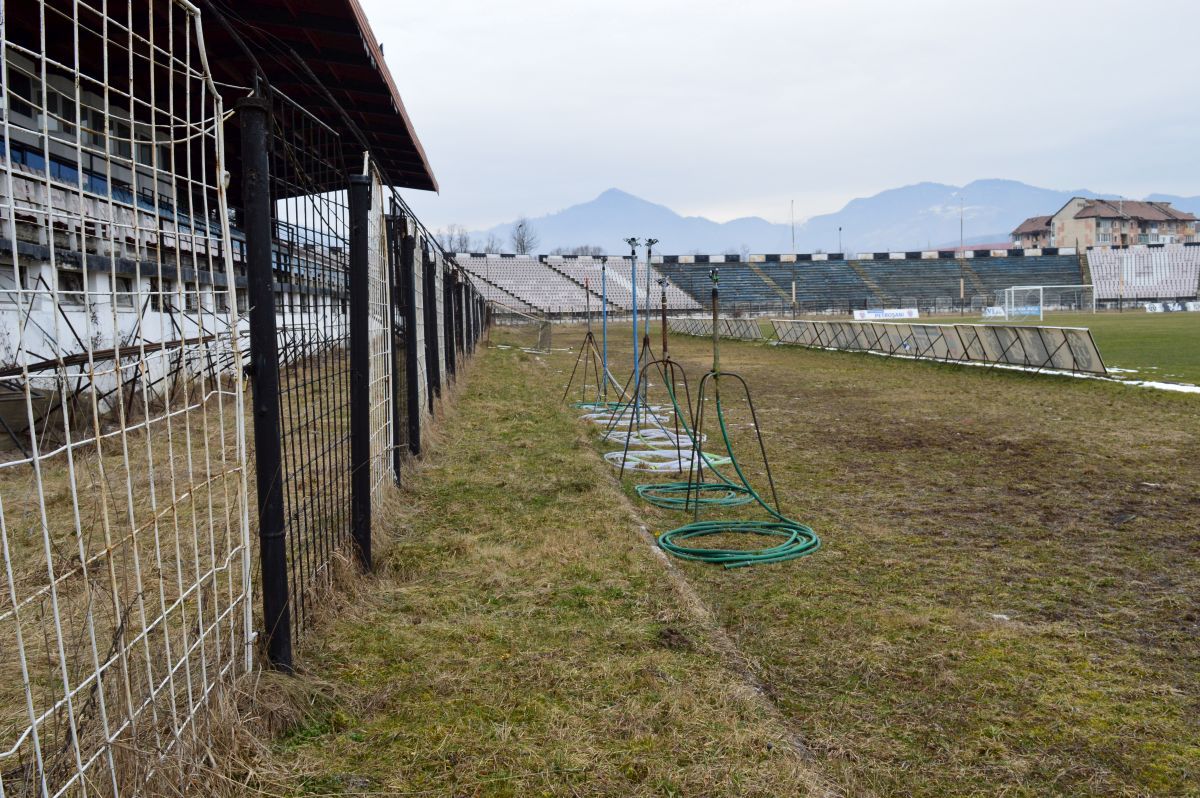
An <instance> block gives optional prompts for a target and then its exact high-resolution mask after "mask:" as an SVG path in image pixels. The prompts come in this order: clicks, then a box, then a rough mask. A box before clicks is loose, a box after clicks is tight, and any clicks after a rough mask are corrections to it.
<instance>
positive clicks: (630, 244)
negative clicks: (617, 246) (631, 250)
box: [625, 238, 641, 247]
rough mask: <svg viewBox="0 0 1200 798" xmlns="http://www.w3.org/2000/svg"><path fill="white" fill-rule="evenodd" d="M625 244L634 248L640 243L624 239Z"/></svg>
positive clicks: (634, 239)
mask: <svg viewBox="0 0 1200 798" xmlns="http://www.w3.org/2000/svg"><path fill="white" fill-rule="evenodd" d="M625 243H626V244H628V245H629V246H631V247H636V246H637V245H638V244H639V243H641V242H639V241H638V240H637V239H636V238H627V239H625Z"/></svg>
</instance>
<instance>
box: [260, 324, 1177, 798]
mask: <svg viewBox="0 0 1200 798" xmlns="http://www.w3.org/2000/svg"><path fill="white" fill-rule="evenodd" d="M1153 318H1154V321H1155V322H1158V321H1159V319H1158V318H1157V317H1153ZM1137 323H1138V324H1141V323H1142V322H1140V321H1139V322H1137ZM1170 323H1172V324H1173V323H1176V322H1174V321H1172V322H1170ZM1122 329H1124V328H1122ZM610 333H612V334H611V335H610V343H611V344H612V346H613V350H614V352H613V360H614V362H620V363H625V362H627V360H628V357H629V351H628V350H629V344H628V342H627V341H626V340H625V339H626V338H627V333H628V328H627V327H626V328H624V331H622V330H619V329H614V330H610ZM1121 334H1124V333H1118V334H1117V338H1114V339H1113V340H1119V336H1120V335H1121ZM577 337H582V330H580V329H575V330H569V329H565V328H556V330H555V345H556V346H558V347H562V346H565V345H573V344H575V342H576V341H575V339H576V338H577ZM1097 338H1098V340H1100V348H1101V351H1102V352H1104V351H1105V343H1104V339H1103V337H1102V335H1101V333H1100V332H1099V330H1097ZM621 350H623V351H621ZM672 353H673V355H675V356H676V358H677V359H678V360H680V361H681V362H682V363H683V364H684V365H685V366H686V367H687V369H688V372H689V375H690V376H691V377H692V379H693V380H697V379H698V377H699V375H700V374H701V373H702V372H703V370H704V369H705V368H707V365H708V361H709V357H710V356H709V353H708V344H707V342H705V341H702V340H699V339H684V338H675V339H673V342H672ZM1105 354H1106V357H1109V358H1110V359H1111V356H1109V355H1108V353H1107V352H1105ZM573 359H574V353H569V352H562V351H556V352H554V353H553V354H551V355H549V356H544V357H541V356H532V355H528V354H525V353H523V352H521V351H519V350H517V349H508V350H487V351H482V352H481V356H480V358H479V360H478V362H477V364H476V365H475V366H474V367H473V371H472V374H471V377H470V380H469V382H468V383H467V385H468V387H467V390H466V392H465V395H464V396H463V398H462V399H461V401H460V402H459V404H458V405H457V407H456V409H455V410H454V411H452V414H451V415H450V416H449V417H448V418H447V419H446V421H445V441H444V443H443V445H442V446H441V447H440V449H439V451H438V452H437V453H436V455H435V456H434V457H433V458H432V460H431V461H430V462H429V463H428V464H426V465H424V466H422V467H421V468H420V469H419V471H418V472H417V474H416V476H415V478H414V479H413V480H411V484H412V487H411V488H410V489H409V490H408V491H407V492H406V494H405V504H407V507H406V508H405V509H403V510H402V511H399V512H398V513H397V516H396V519H395V523H394V527H393V529H391V530H390V537H391V544H390V551H388V552H387V553H386V554H385V555H383V557H382V558H381V559H382V561H383V564H382V565H381V571H380V574H379V575H378V576H376V577H374V578H373V579H372V580H370V581H369V583H367V585H366V586H365V587H364V589H363V590H362V591H361V597H360V596H356V597H355V606H354V607H353V608H351V609H350V610H348V611H347V612H342V613H338V614H336V615H333V616H332V617H331V618H330V619H329V620H327V621H326V622H325V623H323V624H321V625H320V626H319V628H318V630H317V631H316V632H315V633H314V634H313V635H312V636H310V637H309V638H308V639H306V640H305V643H304V652H303V661H304V662H305V663H306V667H307V668H308V671H309V673H308V675H307V676H305V677H303V678H305V679H309V680H311V683H312V684H313V685H314V686H315V689H316V690H317V691H318V692H319V693H320V694H321V695H322V700H321V701H318V702H316V704H315V706H316V709H315V710H314V711H313V713H312V714H311V715H310V717H309V719H308V720H307V721H306V722H305V723H303V724H300V725H298V726H294V727H292V728H290V729H288V730H287V731H286V733H284V734H282V735H281V736H280V737H278V738H277V739H276V741H275V743H274V747H273V749H272V753H271V761H269V762H265V763H262V765H261V767H260V768H259V769H258V771H257V772H258V773H260V774H267V773H278V774H286V775H281V776H280V777H278V779H277V780H276V781H270V782H269V783H265V784H264V789H265V790H266V791H268V792H271V793H275V794H278V793H308V794H329V793H345V794H384V795H399V794H428V795H441V794H446V795H451V794H453V795H566V796H570V795H622V796H623V795H803V794H829V795H847V796H860V795H879V796H885V795H887V796H890V795H922V796H967V795H998V794H1003V795H1009V796H1042V795H1078V796H1084V795H1089V796H1090V795H1111V796H1132V795H1200V642H1198V640H1200V634H1198V633H1200V598H1198V597H1200V575H1198V573H1197V570H1196V568H1195V562H1196V559H1197V556H1198V555H1200V498H1198V497H1200V468H1197V466H1196V463H1197V462H1200V435H1198V432H1197V424H1196V419H1197V417H1198V415H1200V401H1198V400H1197V397H1195V396H1190V395H1182V394H1171V393H1166V392H1158V391H1150V390H1140V389H1138V390H1135V389H1131V388H1129V387H1126V386H1122V385H1117V384H1113V383H1104V382H1094V381H1080V380H1072V379H1065V378H1059V377H1052V376H1044V375H1028V374H1022V373H1013V372H999V371H985V370H981V369H967V368H961V367H955V366H950V365H944V364H938V363H927V362H919V363H918V362H911V361H900V360H886V359H882V358H871V357H863V356H859V355H854V354H847V353H837V352H825V351H813V350H807V349H802V348H793V347H782V346H779V347H771V346H766V345H762V344H750V343H726V344H724V345H723V350H722V363H723V364H724V367H725V368H727V369H732V370H736V371H738V372H740V373H741V374H743V375H744V376H745V377H746V379H747V380H748V381H749V383H750V385H751V387H752V390H753V391H754V400H755V403H756V406H757V407H758V410H759V415H760V422H761V427H762V429H763V431H764V433H765V434H766V435H767V445H768V447H769V452H770V454H771V456H772V458H773V461H772V468H773V471H774V474H775V478H776V481H777V483H778V486H779V489H780V498H781V501H782V503H783V505H784V509H785V510H787V511H788V512H789V514H790V515H792V516H793V517H796V518H797V519H798V520H801V521H803V522H806V523H809V524H811V525H812V526H813V527H815V528H816V530H817V532H818V533H819V534H820V535H821V536H822V540H823V546H822V548H821V549H820V550H819V551H818V552H817V553H815V554H814V555H812V556H810V557H807V558H804V559H801V560H797V561H793V562H789V563H783V564H778V565H771V566H760V567H755V568H747V569H739V570H735V571H726V570H721V569H718V568H714V567H711V566H705V565H701V564H697V563H688V562H682V561H672V566H673V567H671V568H667V567H666V566H665V565H664V564H663V563H662V562H661V561H660V560H658V559H656V558H655V557H653V556H652V549H651V547H650V545H649V542H648V541H647V540H646V539H645V538H644V537H642V536H641V535H639V533H638V524H639V522H644V523H645V524H646V525H647V526H648V527H649V528H650V529H651V530H653V531H657V532H661V531H663V530H664V529H667V528H669V527H672V526H675V525H678V524H680V523H682V522H684V521H685V520H687V519H688V516H686V515H684V514H680V513H671V512H667V511H662V510H656V509H654V508H651V507H649V506H648V505H646V504H644V503H636V504H635V503H633V500H632V496H633V485H634V484H635V481H636V480H635V479H633V478H627V479H626V480H625V481H624V484H623V485H618V483H617V482H616V481H615V479H614V474H613V471H612V469H610V468H609V467H608V466H607V465H605V464H603V462H602V461H601V460H600V458H599V456H598V450H601V449H603V448H604V447H602V446H601V445H600V444H599V442H598V441H597V440H596V435H595V430H593V429H591V428H590V427H589V426H587V425H586V424H584V423H583V422H581V421H578V420H577V419H576V418H575V415H576V414H575V413H574V412H573V411H571V410H569V409H568V408H565V407H563V406H562V405H561V404H560V402H559V400H560V395H561V394H560V392H561V388H562V385H563V384H564V383H565V381H566V376H567V372H569V369H570V367H571V364H572V362H573ZM1118 362H1119V361H1118ZM731 394H732V392H730V393H729V394H727V402H728V404H729V410H730V414H731V423H732V425H733V429H734V430H735V441H734V443H735V446H736V447H737V448H738V451H739V452H741V453H742V454H743V456H744V455H745V452H746V451H748V444H749V443H751V442H752V441H753V438H752V437H748V436H749V433H750V430H749V429H748V427H747V417H746V414H745V410H744V405H742V404H741V403H740V402H739V401H738V400H737V398H736V396H735V395H731ZM711 445H715V444H710V446H711ZM746 461H747V465H748V468H749V470H750V473H751V476H752V479H755V480H756V481H759V482H761V479H762V468H761V464H756V463H754V462H753V458H749V457H747V458H746ZM622 491H623V492H624V496H623V495H622ZM734 512H735V513H736V512H737V511H734ZM738 515H739V516H740V517H750V516H753V515H754V514H753V513H738ZM672 574H676V575H681V578H679V576H677V577H675V578H673V577H672Z"/></svg>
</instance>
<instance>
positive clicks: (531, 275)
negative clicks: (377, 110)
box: [455, 255, 600, 313]
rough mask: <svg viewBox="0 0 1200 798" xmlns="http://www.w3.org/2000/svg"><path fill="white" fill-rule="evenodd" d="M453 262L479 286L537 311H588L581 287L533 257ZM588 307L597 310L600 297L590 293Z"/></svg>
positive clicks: (464, 257)
mask: <svg viewBox="0 0 1200 798" xmlns="http://www.w3.org/2000/svg"><path fill="white" fill-rule="evenodd" d="M455 260H457V262H458V264H459V265H460V266H462V267H463V268H464V269H466V270H467V271H468V272H470V273H471V274H473V275H475V276H477V277H479V278H480V279H481V281H482V282H486V283H491V284H492V285H494V286H496V287H498V288H500V289H502V290H504V291H505V292H507V293H509V294H511V295H513V296H515V297H518V298H519V299H521V300H522V301H523V302H526V303H528V304H529V305H532V306H533V307H535V308H537V309H538V310H541V311H544V312H548V313H583V312H584V311H585V310H587V307H588V304H589V302H588V298H587V292H586V291H585V289H584V287H583V286H582V285H581V284H579V283H576V282H575V281H574V280H571V279H569V278H568V277H566V276H565V275H563V274H562V273H560V272H558V271H556V270H554V269H551V268H550V267H548V266H547V265H546V264H544V263H542V262H541V261H539V260H538V259H537V258H533V257H472V256H469V255H458V256H456V258H455ZM592 294H593V295H592V297H591V302H590V304H591V307H592V309H593V310H598V309H599V307H600V297H599V295H598V294H597V293H596V292H592Z"/></svg>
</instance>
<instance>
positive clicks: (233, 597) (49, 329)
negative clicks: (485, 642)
mask: <svg viewBox="0 0 1200 798" xmlns="http://www.w3.org/2000/svg"><path fill="white" fill-rule="evenodd" d="M22 11H23V13H22V14H19V15H14V14H11V13H8V14H5V18H4V21H3V27H0V61H2V63H3V70H4V74H3V80H2V81H0V91H3V100H4V102H3V106H4V108H5V109H7V113H5V115H4V121H3V154H4V156H5V157H4V159H3V162H2V164H0V169H2V175H0V216H2V223H3V232H2V233H0V235H2V236H3V241H2V243H0V250H2V251H0V275H2V276H0V287H2V289H3V298H2V302H3V305H2V306H0V318H2V319H3V326H2V328H0V331H2V335H3V342H2V344H0V347H2V350H3V351H2V358H3V365H0V373H2V374H3V382H0V427H2V428H3V442H2V446H3V449H2V450H0V546H2V549H3V556H4V582H5V584H4V593H5V597H4V602H3V608H2V609H0V641H2V644H3V651H4V653H3V656H2V657H0V673H3V675H4V678H3V679H0V794H4V795H26V794H27V795H61V794H66V793H73V794H88V793H89V792H100V793H112V794H121V793H127V792H132V791H135V790H136V789H137V788H138V786H139V785H140V784H142V783H143V782H144V781H145V779H146V778H147V776H148V765H147V763H149V762H154V761H155V760H156V759H157V757H159V756H162V755H166V754H168V753H170V752H175V753H177V754H180V755H183V754H186V753H187V752H188V751H190V750H192V749H193V747H194V745H195V743H196V742H197V739H198V737H199V736H200V735H202V731H201V728H200V725H199V724H198V723H197V720H196V715H197V711H198V709H199V708H200V707H202V706H204V705H206V704H207V702H208V701H209V699H210V698H211V697H212V694H213V692H214V691H218V690H220V689H221V688H222V686H223V685H224V684H227V683H228V680H229V678H231V677H232V676H233V675H235V674H237V673H239V672H241V671H244V670H245V669H246V668H247V667H248V666H249V665H250V662H251V660H250V648H249V644H250V637H251V631H250V630H251V615H250V602H249V597H250V591H251V585H250V582H249V574H250V567H249V566H250V543H249V512H248V510H249V508H248V499H247V469H246V448H245V441H244V437H243V434H242V431H243V429H244V425H243V403H242V382H241V377H240V370H239V367H240V363H241V352H240V342H239V338H238V332H237V331H238V321H237V310H236V308H237V298H236V297H237V292H236V278H235V275H234V273H233V271H232V269H231V267H230V264H229V262H228V261H227V259H226V258H225V257H224V253H226V252H228V251H229V247H230V243H231V241H230V228H229V224H228V214H227V208H226V202H225V195H224V192H223V190H222V186H221V184H220V180H219V175H221V174H222V172H223V159H224V141H223V128H222V124H221V120H222V117H223V106H222V101H221V98H220V96H219V95H218V94H217V92H216V87H215V85H214V83H213V81H212V78H211V74H210V72H209V70H208V65H207V61H206V53H205V50H204V42H203V39H202V37H201V36H200V33H199V31H200V28H199V24H198V18H197V14H196V12H195V9H194V8H193V7H192V6H190V5H189V4H184V3H172V2H164V3H162V4H160V5H159V6H158V7H157V8H156V9H151V8H149V7H147V6H145V5H137V4H135V5H133V6H131V7H130V8H128V9H123V10H122V13H121V14H119V15H115V16H105V15H103V14H101V13H100V12H99V11H97V10H96V9H95V8H93V7H91V6H88V5H86V4H74V5H72V6H64V5H61V4H51V3H46V2H40V3H27V4H25V6H24V7H23V9H22ZM26 12H27V13H26ZM97 53H102V54H103V63H101V64H99V65H98V64H97V59H96V54H97ZM108 66H111V69H106V68H105V67H108ZM147 753H149V754H150V755H149V756H146V754H147Z"/></svg>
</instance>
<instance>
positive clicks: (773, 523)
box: [658, 391, 821, 568]
mask: <svg viewBox="0 0 1200 798" xmlns="http://www.w3.org/2000/svg"><path fill="white" fill-rule="evenodd" d="M716 405H717V420H718V422H719V423H720V426H721V439H722V440H723V441H724V443H725V449H726V451H727V452H728V453H729V460H730V464H731V465H732V466H733V469H734V471H735V472H736V473H737V476H738V479H739V480H741V483H742V484H741V486H739V487H742V488H743V489H744V490H745V491H746V492H747V493H748V494H749V496H750V498H751V500H753V501H756V502H758V504H759V506H761V507H762V508H763V509H764V510H766V511H767V513H768V514H769V515H771V516H772V519H771V520H764V521H739V520H735V521H718V520H714V521H694V522H692V523H690V524H685V525H683V526H681V527H678V528H676V529H672V530H669V531H667V532H664V533H663V534H661V535H660V536H659V538H658V545H659V547H660V548H661V549H662V550H663V551H665V552H667V553H669V554H672V555H674V556H676V557H679V558H681V559H684V560H696V561H698V562H707V563H713V564H718V565H722V566H724V567H725V568H743V567H745V566H747V565H764V564H767V563H775V562H784V561H786V560H794V559H796V558H797V557H803V556H804V555H806V554H811V553H813V552H814V551H816V550H817V549H818V548H820V546H821V539H820V538H819V537H817V533H816V532H814V531H813V530H812V528H811V527H808V526H806V525H804V524H801V523H799V522H798V521H794V520H792V519H791V518H788V517H786V516H785V515H783V514H782V513H780V512H779V511H778V510H776V509H775V508H774V507H772V506H771V505H770V504H769V503H767V502H766V501H765V500H764V499H763V498H762V496H760V495H759V494H758V492H757V491H755V490H754V488H752V487H751V486H750V481H749V480H748V479H746V475H745V473H743V471H742V466H741V463H739V462H738V460H737V457H736V456H735V455H734V453H733V445H732V444H731V443H730V441H729V429H728V426H727V425H726V423H725V411H724V409H723V408H722V407H721V395H720V392H719V391H718V393H717V397H716ZM684 484H687V483H684ZM685 501H686V499H685ZM723 534H753V535H765V536H768V537H776V538H783V542H781V543H779V544H777V545H775V546H767V547H765V548H759V549H719V548H701V547H698V546H689V545H687V544H686V542H685V541H690V540H694V539H696V538H702V537H708V536H711V535H723Z"/></svg>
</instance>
